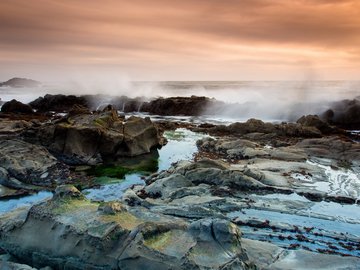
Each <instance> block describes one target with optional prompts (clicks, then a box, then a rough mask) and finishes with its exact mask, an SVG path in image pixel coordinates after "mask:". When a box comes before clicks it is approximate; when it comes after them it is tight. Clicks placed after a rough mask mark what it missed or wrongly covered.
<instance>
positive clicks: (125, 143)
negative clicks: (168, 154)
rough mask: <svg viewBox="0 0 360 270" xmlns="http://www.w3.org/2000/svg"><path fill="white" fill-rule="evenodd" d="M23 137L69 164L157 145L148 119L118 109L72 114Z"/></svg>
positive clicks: (144, 150)
mask: <svg viewBox="0 0 360 270" xmlns="http://www.w3.org/2000/svg"><path fill="white" fill-rule="evenodd" d="M23 136H24V137H25V140H28V141H30V142H33V143H37V144H41V145H44V146H45V147H47V148H48V149H49V150H50V151H51V152H53V153H54V154H55V155H56V156H57V157H58V158H60V159H61V160H63V161H64V162H65V163H68V164H96V163H100V162H102V161H103V160H104V159H108V158H116V157H120V156H136V155H141V154H145V153H149V152H150V150H151V148H153V147H157V146H159V144H160V135H159V134H158V132H157V129H156V127H155V126H154V124H153V123H152V122H151V120H150V118H139V117H130V118H129V119H127V120H126V121H125V120H124V119H123V118H121V117H119V116H118V114H117V111H116V110H114V109H112V108H105V109H104V111H102V112H95V113H92V114H89V113H82V112H81V113H80V114H72V115H69V116H68V117H67V118H64V119H63V120H62V121H60V122H57V123H50V124H48V125H43V126H41V127H39V128H34V129H32V130H27V131H26V133H24V134H23Z"/></svg>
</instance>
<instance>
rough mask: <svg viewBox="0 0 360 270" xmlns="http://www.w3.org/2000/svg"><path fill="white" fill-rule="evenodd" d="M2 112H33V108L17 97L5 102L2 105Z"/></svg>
mask: <svg viewBox="0 0 360 270" xmlns="http://www.w3.org/2000/svg"><path fill="white" fill-rule="evenodd" d="M1 112H3V113H22V114H32V113H33V110H32V108H31V107H30V106H29V105H27V104H23V103H21V102H19V101H17V100H15V99H13V100H11V101H8V102H5V103H4V105H2V107H1Z"/></svg>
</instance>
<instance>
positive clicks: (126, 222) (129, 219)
mask: <svg viewBox="0 0 360 270" xmlns="http://www.w3.org/2000/svg"><path fill="white" fill-rule="evenodd" d="M99 219H100V220H101V221H103V222H106V223H109V222H115V223H117V224H119V225H120V227H122V228H124V229H128V230H131V229H133V228H135V227H136V226H138V225H139V224H141V223H143V222H142V221H141V220H140V219H138V218H136V217H135V216H133V215H132V214H130V213H128V212H126V211H124V212H119V213H116V214H115V215H111V214H109V215H101V216H100V217H99Z"/></svg>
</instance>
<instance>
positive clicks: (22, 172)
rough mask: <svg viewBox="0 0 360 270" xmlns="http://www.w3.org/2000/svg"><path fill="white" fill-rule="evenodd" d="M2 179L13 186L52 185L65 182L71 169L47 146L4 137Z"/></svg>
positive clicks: (0, 157) (0, 146)
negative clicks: (48, 149)
mask: <svg viewBox="0 0 360 270" xmlns="http://www.w3.org/2000/svg"><path fill="white" fill-rule="evenodd" d="M0 149H1V151H0V181H1V184H2V185H5V186H8V187H12V188H26V187H27V186H28V188H30V187H31V186H32V185H35V186H43V187H52V186H56V185H57V184H58V183H62V182H65V181H66V179H68V177H69V175H70V172H69V169H68V167H67V166H66V165H64V164H62V163H61V162H59V161H58V160H57V159H56V158H55V157H54V156H52V155H51V154H50V153H49V152H48V151H47V150H46V148H45V147H42V146H38V145H33V144H30V143H27V142H24V141H22V140H19V139H3V140H1V141H0Z"/></svg>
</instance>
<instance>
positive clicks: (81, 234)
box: [0, 101, 360, 269]
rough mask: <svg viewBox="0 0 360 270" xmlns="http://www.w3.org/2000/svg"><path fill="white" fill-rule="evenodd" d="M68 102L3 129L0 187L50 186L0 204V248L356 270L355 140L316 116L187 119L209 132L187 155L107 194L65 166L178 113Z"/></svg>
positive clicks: (3, 190) (118, 150)
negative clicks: (128, 111) (127, 111)
mask: <svg viewBox="0 0 360 270" xmlns="http://www.w3.org/2000/svg"><path fill="white" fill-rule="evenodd" d="M181 102H183V101H181ZM181 102H179V104H181ZM74 103H75V104H76V106H73V105H74ZM80 103H81V102H80ZM69 104H71V102H69ZM134 104H135V103H134ZM134 104H132V105H131V104H130V103H129V104H128V105H126V106H130V107H131V106H132V107H134V108H135V107H136V106H135V105H136V104H137V103H136V104H135V105H134ZM71 105H72V106H71V109H68V108H67V109H66V110H67V111H68V114H67V115H66V116H65V117H62V118H58V119H54V118H52V119H51V120H50V121H48V122H41V121H35V122H34V121H29V120H21V119H20V120H19V119H16V121H19V122H17V123H18V124H16V125H15V124H14V125H15V126H14V127H8V128H7V130H6V132H5V131H4V132H3V133H2V135H3V136H2V137H1V140H0V149H1V151H0V161H1V162H0V180H1V184H3V185H6V186H7V187H5V186H4V187H3V186H0V198H1V196H2V195H3V196H4V198H6V196H17V195H18V194H17V193H16V192H21V190H24V188H25V189H26V188H29V190H31V188H33V186H36V187H39V186H41V187H50V188H51V189H52V190H54V195H53V198H52V199H50V200H49V199H48V200H46V201H43V202H41V203H39V204H37V205H35V206H32V207H31V208H29V207H25V208H18V209H16V210H14V211H12V212H9V213H6V214H4V215H2V216H1V218H0V248H2V249H3V252H6V254H7V255H11V256H12V257H11V256H10V257H11V258H10V259H9V260H6V261H5V262H6V263H7V265H11V267H13V265H15V264H16V263H21V264H23V263H25V264H27V265H30V266H31V267H35V269H40V268H42V267H46V266H48V267H51V268H52V269H145V268H146V269H308V268H314V269H333V268H334V267H335V268H340V269H341V268H344V269H358V265H359V264H360V259H359V258H360V235H359V233H358V232H359V231H360V216H359V214H358V213H360V211H359V210H360V205H359V204H358V198H359V197H360V177H359V175H360V171H359V168H360V166H359V160H360V148H359V144H358V143H355V142H354V141H353V140H351V139H350V138H349V137H346V134H345V133H343V132H342V131H339V130H338V129H336V128H334V127H332V126H330V125H328V124H327V123H325V122H323V121H322V120H320V119H319V118H318V117H316V116H305V117H303V118H301V119H299V121H298V123H281V124H271V123H264V122H262V121H260V120H256V119H250V120H249V121H247V122H245V123H234V124H232V125H229V126H215V125H209V124H203V125H200V126H198V127H196V126H195V125H191V128H192V129H193V130H197V131H204V132H208V133H209V134H212V135H213V136H214V135H217V136H219V137H208V138H204V139H201V140H199V141H198V142H197V147H198V149H199V152H198V153H197V154H196V155H195V156H194V159H193V160H188V161H179V162H177V163H175V164H173V165H172V166H171V167H166V170H163V171H159V172H158V173H156V174H153V175H151V176H150V177H147V178H146V179H145V184H139V185H133V186H131V187H130V188H128V189H127V190H125V191H124V194H123V196H122V197H121V199H119V200H118V201H110V202H103V201H89V200H87V199H86V196H85V195H84V194H86V193H85V192H84V194H83V193H81V192H80V191H79V190H78V189H77V188H75V187H74V186H71V185H65V186H64V185H61V184H63V183H72V182H73V179H72V178H73V177H74V175H73V174H72V173H71V172H70V169H71V168H72V169H74V168H76V170H78V171H79V172H81V171H82V167H90V166H88V165H92V164H98V163H100V162H104V161H105V162H106V161H108V159H109V158H111V157H113V156H118V157H125V158H127V157H129V156H133V155H139V154H142V153H147V152H149V151H150V150H151V148H153V147H156V146H157V145H159V144H161V140H160V137H159V132H158V127H161V129H163V130H166V129H169V130H171V129H175V128H177V127H179V126H181V125H179V124H174V123H171V124H170V123H168V122H167V123H161V124H157V127H155V125H154V124H153V123H152V122H151V121H150V120H149V119H141V118H138V117H130V118H127V119H126V120H125V119H124V117H123V116H119V115H118V113H117V112H116V111H115V110H114V109H113V108H112V107H111V106H107V105H106V106H104V108H103V110H102V111H97V112H91V111H90V110H89V109H88V108H89V107H88V106H87V105H86V104H85V105H84V104H78V103H77V102H73V103H72V104H71ZM159 106H160V105H159ZM179 106H180V105H179ZM69 107H70V105H69ZM130 107H129V108H130ZM160 107H161V106H160ZM200 107H201V106H200ZM179 108H180V107H179ZM63 109H64V108H59V111H61V110H63ZM175 109H176V106H175V108H174V110H175ZM172 113H175V112H174V111H172ZM192 113H193V112H192ZM3 120H4V119H3ZM6 121H8V122H7V123H11V122H14V121H15V120H14V119H7V120H6ZM21 121H24V122H21ZM44 121H45V120H44ZM46 121H47V120H46ZM0 123H1V121H0ZM4 123H5V120H4ZM0 126H1V125H0ZM3 126H4V129H5V127H6V124H4V125H3ZM189 126H190V125H189ZM20 131H22V133H21V136H19V135H18V134H19V132H20ZM5 134H6V136H5ZM220 135H221V136H220ZM224 135H225V136H224ZM24 140H25V141H24ZM174 154H175V153H174ZM64 163H67V164H76V165H79V164H81V165H84V164H85V165H86V166H76V167H69V166H68V165H65V164H64ZM169 164H170V163H169ZM155 171H156V170H155ZM111 173H114V172H111ZM115 173H117V172H115ZM80 181H81V179H80ZM137 183H144V181H142V182H137ZM60 185H61V186H60ZM19 194H20V193H19ZM39 231H41V234H39ZM267 242H271V244H270V243H267ZM14 258H15V259H14ZM16 259H17V260H16ZM1 262H3V261H2V260H1V259H0V265H1ZM30 266H29V267H30ZM9 267H10V266H9ZM14 267H15V266H14ZM16 267H22V266H16ZM24 267H26V266H24ZM10 269H11V268H10ZM14 269H17V268H14ZM19 269H21V268H19ZM24 269H27V268H24ZM28 269H31V268H28Z"/></svg>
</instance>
